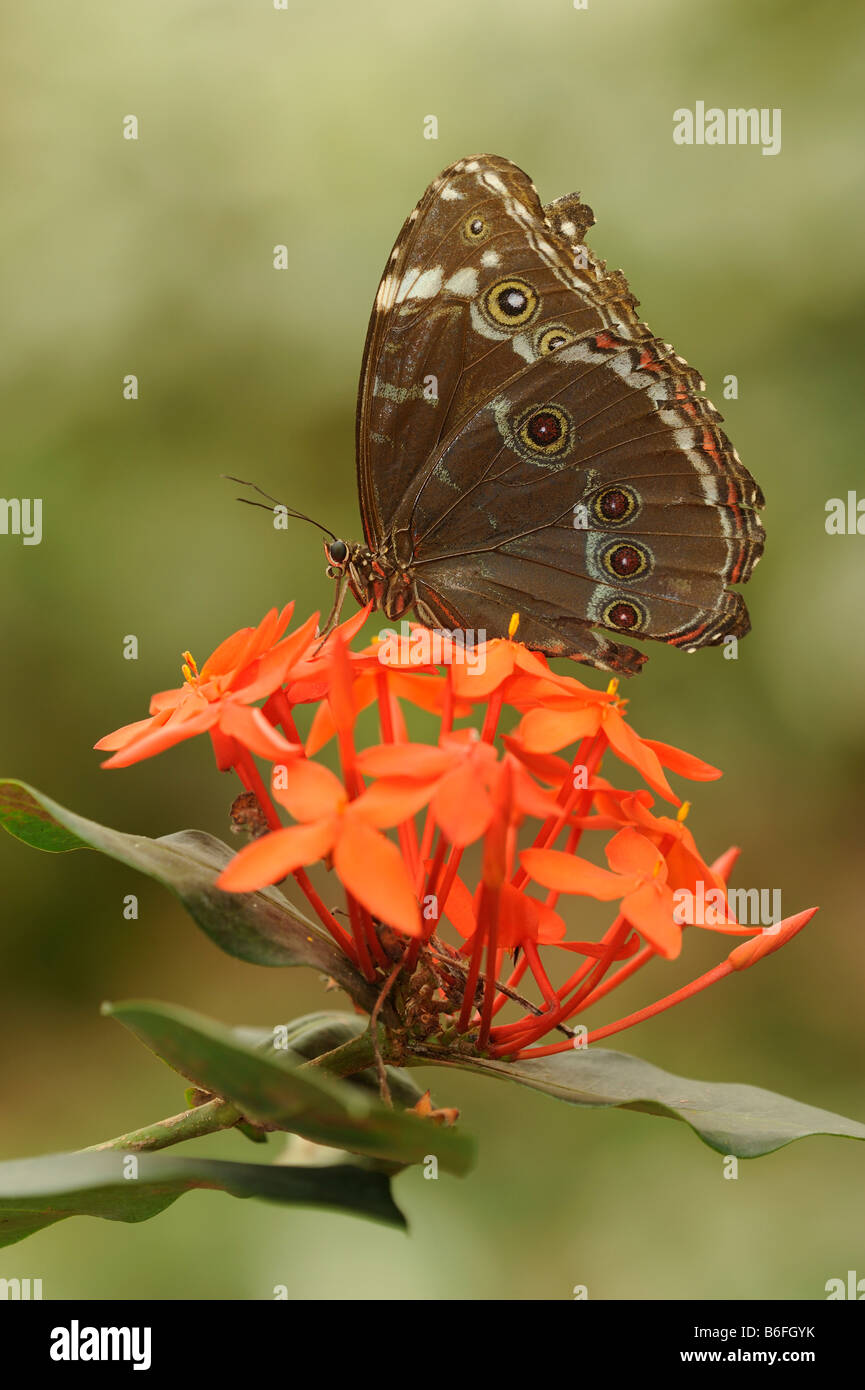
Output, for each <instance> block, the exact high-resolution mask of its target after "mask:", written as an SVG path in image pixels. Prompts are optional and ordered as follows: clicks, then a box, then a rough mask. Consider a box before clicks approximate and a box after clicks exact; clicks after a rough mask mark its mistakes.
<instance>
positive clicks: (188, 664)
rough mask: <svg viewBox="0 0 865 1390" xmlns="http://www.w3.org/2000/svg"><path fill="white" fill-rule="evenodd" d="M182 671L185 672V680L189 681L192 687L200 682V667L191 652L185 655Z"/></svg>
mask: <svg viewBox="0 0 865 1390" xmlns="http://www.w3.org/2000/svg"><path fill="white" fill-rule="evenodd" d="M181 670H182V671H183V679H184V680H185V681H188V682H189V684H190V685H192V684H193V682H194V681H197V680H198V666H197V664H196V661H195V657H194V656H193V655H192V653H191V652H184V653H183V666H182V667H181Z"/></svg>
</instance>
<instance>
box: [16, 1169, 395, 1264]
mask: <svg viewBox="0 0 865 1390" xmlns="http://www.w3.org/2000/svg"><path fill="white" fill-rule="evenodd" d="M131 1158H134V1161H135V1163H136V1164H137V1176H135V1177H126V1176H125V1174H124V1167H125V1165H127V1164H128V1162H129V1160H130V1159H131ZM132 1171H133V1172H135V1171H136V1170H135V1169H134V1168H133V1169H132ZM196 1187H201V1188H210V1189H212V1190H216V1191H221V1192H228V1193H230V1194H231V1196H233V1197H259V1198H262V1199H263V1200H264V1201H268V1202H279V1203H282V1204H283V1205H289V1206H313V1207H325V1208H327V1209H329V1210H332V1211H341V1212H345V1213H347V1214H349V1215H354V1216H365V1217H368V1218H369V1219H370V1220H373V1221H383V1222H385V1223H387V1224H388V1225H391V1226H400V1227H405V1224H406V1223H405V1218H404V1217H403V1215H402V1213H401V1212H400V1210H399V1208H398V1207H397V1206H396V1203H395V1202H394V1200H393V1197H392V1196H391V1191H390V1183H389V1180H388V1178H387V1176H386V1175H385V1174H383V1173H379V1172H373V1171H371V1170H369V1169H367V1168H364V1167H362V1166H361V1165H360V1164H357V1163H340V1164H334V1165H332V1166H330V1167H313V1168H300V1167H293V1166H288V1165H286V1166H282V1165H273V1166H271V1165H270V1164H266V1163H229V1162H226V1161H224V1160H222V1159H204V1158H175V1157H174V1156H173V1155H169V1154H148V1153H144V1154H136V1155H134V1156H133V1155H129V1154H125V1153H122V1152H113V1153H68V1154H45V1155H44V1156H42V1157H40V1158H22V1159H14V1160H13V1161H12V1162H9V1163H0V1246H4V1245H14V1244H15V1242H16V1241H18V1240H23V1239H24V1237H25V1236H29V1235H32V1234H33V1232H34V1231H39V1230H42V1229H43V1228H44V1227H46V1226H52V1225H53V1224H54V1223H55V1221H63V1220H64V1219H65V1218H66V1217H69V1216H101V1217H104V1218H105V1219H106V1220H108V1221H147V1220H149V1218H150V1217H151V1216H157V1215H158V1214H159V1212H161V1211H165V1209H166V1207H170V1206H171V1204H172V1202H176V1201H177V1198H178V1197H180V1196H181V1195H182V1193H184V1192H191V1191H192V1190H193V1188H196Z"/></svg>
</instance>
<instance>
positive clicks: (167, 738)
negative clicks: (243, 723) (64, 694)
mask: <svg viewBox="0 0 865 1390" xmlns="http://www.w3.org/2000/svg"><path fill="white" fill-rule="evenodd" d="M218 718H219V706H218V705H205V707H204V709H203V710H202V711H201V712H200V713H199V714H196V715H195V716H194V717H190V718H188V719H177V720H169V721H168V722H167V723H165V724H159V725H157V726H156V727H154V729H153V731H152V732H151V733H149V734H148V733H145V734H144V735H143V737H141V738H136V739H134V740H133V741H132V742H131V743H126V744H124V745H123V747H122V748H121V749H120V750H119V752H117V753H115V754H114V756H113V758H108V759H107V761H106V762H104V763H102V766H103V767H131V765H132V764H133V763H140V762H141V760H142V759H143V758H152V757H154V756H155V755H156V754H157V753H162V752H164V751H165V749H166V748H173V747H174V745H175V744H177V743H182V742H183V740H184V739H187V738H195V736H196V734H203V733H205V732H206V730H208V729H210V728H212V726H213V725H214V724H215V723H216V721H217V720H218ZM109 737H110V735H109Z"/></svg>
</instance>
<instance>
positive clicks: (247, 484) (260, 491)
mask: <svg viewBox="0 0 865 1390" xmlns="http://www.w3.org/2000/svg"><path fill="white" fill-rule="evenodd" d="M220 476H221V477H223V478H225V479H226V480H227V481H228V482H229V483H239V484H240V486H241V487H251V488H252V490H253V491H254V492H257V493H258V494H259V495H260V496H261V497H266V498H267V500H268V502H271V503H273V506H271V507H267V506H265V504H264V503H263V502H255V501H253V499H252V498H251V497H236V498H235V501H236V502H245V503H246V505H247V506H248V507H261V508H262V510H263V511H265V512H270V511H273V507H284V508H285V512H286V515H287V516H293V517H295V518H296V519H297V520H298V521H308V522H309V524H310V526H317V527H318V529H319V531H323V532H324V534H325V535H326V536H330V538H331V540H332V541H335V540H336V539H337V537H336V536H335V535H334V534H333V532H332V531H331V530H330V528H329V527H327V526H323V525H322V523H321V522H320V521H316V520H315V519H314V518H313V517H311V516H307V515H306V513H305V512H298V511H296V510H295V509H294V507H287V506H286V505H285V503H284V502H280V501H278V500H277V498H276V497H271V495H270V493H269V492H265V491H264V488H261V487H259V486H258V483H250V482H247V480H246V479H245V478H235V477H234V475H233V474H232V473H222V474H221V475H220Z"/></svg>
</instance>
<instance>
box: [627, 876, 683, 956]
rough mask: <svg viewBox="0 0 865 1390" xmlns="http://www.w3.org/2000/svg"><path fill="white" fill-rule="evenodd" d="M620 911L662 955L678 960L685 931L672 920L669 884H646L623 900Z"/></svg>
mask: <svg viewBox="0 0 865 1390" xmlns="http://www.w3.org/2000/svg"><path fill="white" fill-rule="evenodd" d="M620 911H621V913H622V915H623V916H624V917H627V919H628V921H629V922H630V924H631V926H632V927H635V928H636V930H637V931H638V932H639V933H640V935H641V936H642V937H644V938H645V940H646V941H647V942H648V943H649V945H650V946H653V947H654V948H655V950H656V951H657V952H658V954H659V955H661V956H665V957H666V958H667V960H675V959H676V956H677V955H678V954H679V952H680V951H681V949H682V929H681V927H679V926H677V924H676V923H675V922H674V921H673V894H672V893H671V892H670V889H669V888H668V887H667V886H666V884H663V883H660V882H659V881H657V880H654V881H652V882H650V883H643V884H641V885H640V887H639V888H635V889H634V891H633V893H628V894H626V896H625V897H624V898H623V899H622V903H621V908H620Z"/></svg>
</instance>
